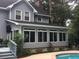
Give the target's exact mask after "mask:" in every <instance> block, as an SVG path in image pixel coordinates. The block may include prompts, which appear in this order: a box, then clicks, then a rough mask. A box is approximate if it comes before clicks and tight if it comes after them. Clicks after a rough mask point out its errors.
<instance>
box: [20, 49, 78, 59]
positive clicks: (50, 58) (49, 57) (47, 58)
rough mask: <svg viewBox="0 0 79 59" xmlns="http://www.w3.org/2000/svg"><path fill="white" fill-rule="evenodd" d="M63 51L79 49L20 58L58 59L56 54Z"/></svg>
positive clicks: (75, 51) (76, 51)
mask: <svg viewBox="0 0 79 59" xmlns="http://www.w3.org/2000/svg"><path fill="white" fill-rule="evenodd" d="M63 53H79V51H78V50H73V51H61V52H51V53H42V54H36V55H32V56H29V57H24V58H19V59H56V55H58V54H63Z"/></svg>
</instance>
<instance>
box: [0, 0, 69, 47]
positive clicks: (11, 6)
mask: <svg viewBox="0 0 79 59" xmlns="http://www.w3.org/2000/svg"><path fill="white" fill-rule="evenodd" d="M36 4H37V5H38V6H39V2H37V3H36ZM38 6H35V5H34V4H31V3H29V2H28V1H27V0H0V38H3V39H12V40H13V39H14V36H15V33H16V32H19V33H20V34H22V37H23V42H24V48H40V47H48V46H49V43H50V42H51V43H52V45H53V46H68V33H67V28H66V27H63V26H53V25H50V24H49V17H50V16H49V15H47V14H46V12H45V11H43V10H42V9H40V7H38ZM37 7H38V8H37Z"/></svg>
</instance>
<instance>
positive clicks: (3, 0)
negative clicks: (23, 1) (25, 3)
mask: <svg viewBox="0 0 79 59" xmlns="http://www.w3.org/2000/svg"><path fill="white" fill-rule="evenodd" d="M16 1H17V0H0V7H4V8H5V7H7V6H9V5H11V4H12V3H15V2H16Z"/></svg>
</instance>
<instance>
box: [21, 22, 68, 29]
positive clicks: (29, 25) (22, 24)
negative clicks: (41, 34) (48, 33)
mask: <svg viewBox="0 0 79 59" xmlns="http://www.w3.org/2000/svg"><path fill="white" fill-rule="evenodd" d="M19 25H22V26H37V27H48V28H62V29H67V28H66V27H60V26H50V25H41V24H40V25H38V24H24V23H19Z"/></svg>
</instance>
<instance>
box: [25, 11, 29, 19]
mask: <svg viewBox="0 0 79 59" xmlns="http://www.w3.org/2000/svg"><path fill="white" fill-rule="evenodd" d="M25 20H29V12H25Z"/></svg>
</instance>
